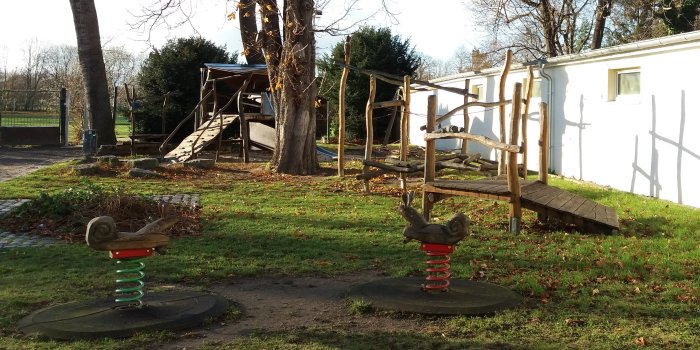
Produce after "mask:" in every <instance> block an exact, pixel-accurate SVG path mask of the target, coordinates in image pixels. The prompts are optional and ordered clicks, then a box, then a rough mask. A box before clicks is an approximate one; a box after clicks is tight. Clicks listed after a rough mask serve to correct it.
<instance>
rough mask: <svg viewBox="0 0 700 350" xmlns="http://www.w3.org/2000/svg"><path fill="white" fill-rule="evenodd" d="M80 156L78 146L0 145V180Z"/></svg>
mask: <svg viewBox="0 0 700 350" xmlns="http://www.w3.org/2000/svg"><path fill="white" fill-rule="evenodd" d="M81 156H82V149H81V148H80V147H49V146H40V147H0V181H6V180H9V179H11V178H14V177H17V176H22V175H25V174H28V173H30V172H32V171H35V170H38V169H41V168H43V167H46V166H49V165H51V164H54V163H58V162H62V161H66V160H69V159H74V158H79V157H81Z"/></svg>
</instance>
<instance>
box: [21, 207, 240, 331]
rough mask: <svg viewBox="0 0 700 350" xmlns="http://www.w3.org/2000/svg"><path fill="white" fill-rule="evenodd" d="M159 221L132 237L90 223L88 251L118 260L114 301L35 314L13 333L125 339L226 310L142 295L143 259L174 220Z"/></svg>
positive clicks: (159, 246) (203, 300) (208, 300)
mask: <svg viewBox="0 0 700 350" xmlns="http://www.w3.org/2000/svg"><path fill="white" fill-rule="evenodd" d="M164 213H165V207H163V206H162V205H161V214H162V215H163V217H161V218H160V219H158V220H156V221H153V222H151V223H149V224H148V225H146V226H144V227H143V228H142V229H140V230H138V231H136V232H119V231H117V228H116V224H115V222H114V219H112V218H111V217H108V216H101V217H97V218H94V219H92V220H91V221H90V223H88V227H87V232H86V235H85V236H86V237H85V240H86V242H87V244H88V246H89V247H90V248H92V249H95V250H99V251H108V252H109V257H110V258H112V259H116V260H117V264H118V265H120V268H119V269H118V270H117V271H116V272H117V275H118V276H119V278H118V279H117V280H116V283H117V284H118V285H119V287H118V288H117V289H116V290H115V293H116V298H104V299H97V300H91V301H79V302H72V303H67V304H61V305H56V306H52V307H48V308H45V309H41V310H38V311H36V312H34V313H32V314H30V315H28V316H26V317H24V318H23V319H22V320H20V322H19V324H18V328H19V330H20V331H22V332H24V333H28V334H37V335H40V336H45V337H49V338H58V339H94V338H124V337H129V336H132V335H133V334H134V333H136V332H143V331H153V330H166V329H169V330H174V329H185V328H191V327H195V326H197V325H199V324H201V323H202V322H204V321H205V320H206V319H209V318H212V317H217V316H219V315H221V314H223V313H224V312H225V311H226V308H227V307H228V303H227V301H226V300H225V299H223V298H222V297H220V296H218V295H214V294H208V293H202V292H192V291H168V292H157V293H148V294H146V293H145V292H144V286H145V283H144V282H143V278H144V277H145V273H144V272H143V269H144V268H145V263H144V262H143V259H144V258H146V257H150V256H152V255H153V253H154V252H157V251H162V250H163V249H164V248H165V246H166V245H167V243H168V241H169V239H168V237H167V236H166V235H164V234H163V233H164V232H166V231H167V230H168V229H169V228H171V227H172V226H173V225H174V224H175V223H176V222H177V219H175V218H172V217H165V215H164Z"/></svg>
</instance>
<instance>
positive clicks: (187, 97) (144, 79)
mask: <svg viewBox="0 0 700 350" xmlns="http://www.w3.org/2000/svg"><path fill="white" fill-rule="evenodd" d="M237 56H238V54H237V53H235V52H234V53H233V54H232V55H229V54H228V53H227V52H226V49H225V48H224V47H220V46H216V45H215V44H214V43H212V42H211V41H208V40H206V39H202V38H197V37H191V38H179V39H174V40H169V41H168V42H167V43H166V44H165V46H163V47H162V48H161V49H160V50H154V51H153V52H152V53H151V54H150V55H149V56H148V58H147V59H146V61H145V62H144V64H143V67H142V68H141V72H140V73H139V76H138V82H139V86H140V87H141V91H140V93H139V100H140V108H139V109H137V111H136V120H137V125H136V132H137V133H146V134H150V133H153V134H158V133H160V132H161V114H162V113H163V97H164V95H165V94H166V93H168V92H171V93H175V94H174V95H173V96H172V97H170V98H169V99H168V105H167V108H166V110H165V120H166V124H165V132H166V133H169V132H171V131H172V130H174V129H175V127H176V126H177V124H179V123H180V121H182V119H184V118H185V117H187V115H188V114H189V113H190V112H191V111H192V109H193V108H194V107H195V105H197V103H198V102H199V87H200V79H201V78H200V71H199V70H200V68H204V63H236V58H237ZM182 129H183V130H181V131H180V132H179V133H178V134H177V135H176V137H175V139H174V140H173V141H175V142H177V141H179V140H181V139H182V138H184V137H185V136H186V135H188V134H189V133H191V132H192V130H193V123H186V124H185V125H184V126H183V128H182Z"/></svg>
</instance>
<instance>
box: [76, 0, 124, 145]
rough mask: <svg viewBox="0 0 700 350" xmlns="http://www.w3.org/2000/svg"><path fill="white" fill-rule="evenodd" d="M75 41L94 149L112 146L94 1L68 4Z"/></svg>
mask: <svg viewBox="0 0 700 350" xmlns="http://www.w3.org/2000/svg"><path fill="white" fill-rule="evenodd" d="M70 6H71V9H72V11H73V22H74V23H75V35H76V37H77V38H78V59H79V61H80V70H81V71H82V74H83V82H84V83H85V90H86V95H87V105H88V113H89V116H90V120H91V121H92V128H93V129H94V130H95V132H96V133H97V145H98V146H99V145H108V144H115V143H116V142H117V137H116V135H115V133H114V120H112V114H111V113H110V110H109V106H110V103H109V91H108V89H107V74H106V73H105V63H104V58H103V56H102V45H101V43H100V28H99V23H98V22H97V11H96V10H95V2H94V0H70Z"/></svg>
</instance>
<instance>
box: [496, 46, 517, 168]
mask: <svg viewBox="0 0 700 350" xmlns="http://www.w3.org/2000/svg"><path fill="white" fill-rule="evenodd" d="M512 61H513V52H512V51H510V50H508V51H507V52H506V60H505V63H504V64H503V70H502V71H501V79H500V81H499V82H498V101H499V102H503V101H505V100H506V79H508V72H510V65H511V63H512ZM513 106H515V103H513ZM513 108H515V107H513ZM518 109H520V106H518ZM498 122H499V124H500V125H499V130H500V134H499V135H500V137H501V142H503V143H506V142H508V141H506V108H505V106H504V105H500V106H499V107H498ZM505 166H506V154H505V153H504V152H500V154H499V157H498V175H501V174H503V172H504V171H505Z"/></svg>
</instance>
